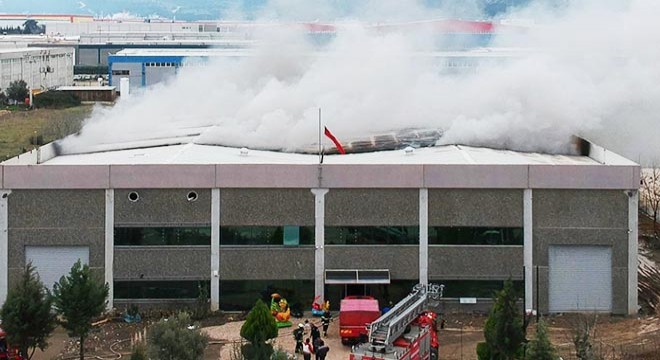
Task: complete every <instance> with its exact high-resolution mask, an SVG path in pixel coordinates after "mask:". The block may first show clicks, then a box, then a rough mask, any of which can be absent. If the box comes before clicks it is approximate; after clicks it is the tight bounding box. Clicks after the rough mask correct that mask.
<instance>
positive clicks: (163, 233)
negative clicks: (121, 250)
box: [115, 227, 211, 246]
mask: <svg viewBox="0 0 660 360" xmlns="http://www.w3.org/2000/svg"><path fill="white" fill-rule="evenodd" d="M115 245H116V246H176V245H206V246H210V245H211V228H210V227H116V228H115Z"/></svg>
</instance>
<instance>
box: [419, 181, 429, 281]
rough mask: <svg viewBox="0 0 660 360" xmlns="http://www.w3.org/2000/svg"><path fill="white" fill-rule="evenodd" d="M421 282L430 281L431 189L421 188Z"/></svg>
mask: <svg viewBox="0 0 660 360" xmlns="http://www.w3.org/2000/svg"><path fill="white" fill-rule="evenodd" d="M419 283H420V284H424V285H428V283H429V190H428V189H419Z"/></svg>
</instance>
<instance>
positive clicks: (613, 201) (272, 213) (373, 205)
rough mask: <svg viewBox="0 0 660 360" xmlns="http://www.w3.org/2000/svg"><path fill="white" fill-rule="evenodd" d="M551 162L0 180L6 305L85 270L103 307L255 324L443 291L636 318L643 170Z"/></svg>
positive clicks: (412, 156) (65, 161)
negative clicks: (266, 303) (513, 291)
mask: <svg viewBox="0 0 660 360" xmlns="http://www.w3.org/2000/svg"><path fill="white" fill-rule="evenodd" d="M580 144H581V146H580V150H579V151H577V152H576V153H577V154H581V155H549V154H540V153H522V152H514V151H507V150H494V149H489V148H478V147H469V146H457V145H447V146H433V147H428V148H419V149H412V148H406V149H405V150H390V151H379V152H369V153H361V154H349V155H327V156H325V159H324V161H323V162H322V163H319V157H318V156H316V155H311V154H296V153H282V152H272V151H258V150H251V149H245V148H243V149H237V148H229V147H222V146H207V145H199V144H190V143H178V144H177V143H168V144H167V145H168V146H163V145H165V144H160V145H159V146H156V145H154V144H152V145H153V146H152V147H148V146H145V145H142V146H135V147H134V148H124V149H121V148H118V149H115V150H109V151H103V152H93V153H86V154H71V155H58V151H57V147H56V146H54V145H53V144H50V145H47V146H44V147H42V148H40V149H39V150H35V151H33V152H30V153H26V154H23V155H21V156H19V157H17V158H13V159H10V160H8V161H6V162H4V163H2V164H0V303H1V302H2V301H3V300H4V299H5V297H6V294H7V289H8V288H10V287H11V286H13V285H14V284H16V282H17V281H18V279H19V276H20V273H21V271H22V269H23V267H24V266H25V264H26V263H27V262H28V261H31V262H32V263H33V264H34V265H35V266H36V267H37V270H38V272H39V274H40V276H41V279H42V280H44V282H45V283H46V284H47V285H48V286H52V284H53V282H54V281H56V280H57V279H58V278H59V277H60V276H61V275H62V274H64V273H66V272H67V271H68V269H69V268H70V267H71V265H72V264H73V263H74V262H75V261H76V260H77V259H82V261H84V262H86V263H88V264H89V265H90V267H91V268H92V270H93V271H94V272H95V274H96V275H97V276H98V278H99V279H104V280H105V282H107V283H108V284H110V289H111V301H110V303H109V306H110V307H117V308H120V309H121V308H123V307H124V306H127V304H129V303H137V304H143V305H145V306H146V305H160V306H165V305H173V304H177V305H179V304H182V303H192V302H194V299H195V298H196V297H197V296H198V294H199V291H200V288H201V287H206V288H208V289H209V290H210V291H209V294H210V295H209V297H210V301H211V306H212V308H213V309H218V308H220V309H224V310H244V309H247V308H249V307H251V305H252V304H253V303H254V300H255V299H256V298H257V297H261V296H266V297H268V296H269V295H270V293H272V292H278V293H280V294H283V295H284V296H285V297H287V298H288V299H289V302H290V303H291V304H299V306H302V307H304V308H305V309H308V308H309V306H311V302H312V300H313V299H314V297H315V296H318V297H319V299H326V298H327V299H329V300H330V301H331V303H332V307H333V308H334V307H336V306H338V305H339V301H338V300H339V299H340V298H341V297H343V296H344V295H347V294H364V293H366V294H371V295H374V296H376V297H377V298H379V299H380V300H381V303H383V302H386V301H395V302H396V301H397V300H398V299H400V298H401V297H402V296H404V295H405V294H407V293H408V291H409V290H410V287H411V285H412V284H414V283H417V282H422V283H427V282H434V283H443V284H445V285H446V291H445V300H444V306H447V307H452V308H456V309H459V310H463V311H471V310H475V309H479V308H480V306H481V307H482V308H483V307H484V306H485V307H487V306H489V305H490V304H491V301H492V300H491V296H492V293H493V290H496V289H499V288H501V286H502V283H503V281H505V280H506V279H512V280H514V283H515V284H516V286H517V287H519V288H520V289H521V293H522V294H524V299H525V301H524V305H525V308H527V309H539V310H540V311H541V312H543V313H548V312H551V313H558V312H571V311H600V312H607V313H614V314H635V313H636V312H637V202H638V192H637V190H638V186H639V171H640V170H639V166H638V165H637V164H635V163H634V162H631V161H629V160H627V159H625V158H622V157H621V156H618V155H617V154H615V153H612V152H610V151H608V150H606V149H603V148H601V147H599V146H597V145H595V144H591V143H589V142H586V141H582V142H581V143H580Z"/></svg>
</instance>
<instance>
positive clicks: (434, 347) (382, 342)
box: [349, 284, 444, 360]
mask: <svg viewBox="0 0 660 360" xmlns="http://www.w3.org/2000/svg"><path fill="white" fill-rule="evenodd" d="M443 289H444V286H443V285H435V284H429V285H422V284H418V285H416V286H415V287H414V288H413V291H412V292H411V293H410V294H409V295H408V296H407V297H406V298H404V299H403V300H401V301H399V302H398V303H397V304H396V305H395V306H394V307H393V308H392V309H391V310H390V311H388V312H387V313H385V314H383V316H381V317H379V318H378V319H377V320H376V321H374V322H372V323H371V325H369V341H368V342H367V343H364V344H359V345H356V346H354V347H353V350H352V351H351V355H350V357H349V359H350V360H435V359H438V334H437V324H436V318H437V315H436V314H435V313H434V312H432V311H429V310H428V309H429V307H431V306H433V305H435V304H436V302H437V300H438V299H439V298H440V297H442V291H443Z"/></svg>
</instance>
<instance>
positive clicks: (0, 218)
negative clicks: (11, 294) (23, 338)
mask: <svg viewBox="0 0 660 360" xmlns="http://www.w3.org/2000/svg"><path fill="white" fill-rule="evenodd" d="M9 194H11V190H1V191H0V306H2V305H3V304H4V303H5V300H6V299H7V290H8V286H9V278H8V276H9V233H8V231H7V228H8V214H9V212H8V209H7V199H8V198H9Z"/></svg>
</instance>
